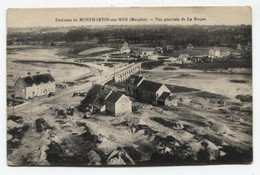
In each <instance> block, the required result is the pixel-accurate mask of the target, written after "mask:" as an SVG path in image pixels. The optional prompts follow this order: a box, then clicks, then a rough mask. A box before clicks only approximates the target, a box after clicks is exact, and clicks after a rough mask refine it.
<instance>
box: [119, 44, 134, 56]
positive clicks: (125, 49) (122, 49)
mask: <svg viewBox="0 0 260 175" xmlns="http://www.w3.org/2000/svg"><path fill="white" fill-rule="evenodd" d="M130 52H131V49H130V47H129V46H128V43H127V42H125V43H124V44H123V46H122V47H121V49H120V53H121V54H123V53H130Z"/></svg>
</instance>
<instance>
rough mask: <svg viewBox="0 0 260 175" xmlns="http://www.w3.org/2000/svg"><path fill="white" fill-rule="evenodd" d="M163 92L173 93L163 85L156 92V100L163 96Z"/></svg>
mask: <svg viewBox="0 0 260 175" xmlns="http://www.w3.org/2000/svg"><path fill="white" fill-rule="evenodd" d="M163 92H169V93H171V91H170V90H169V89H168V88H167V87H166V86H165V85H164V84H163V85H162V86H161V87H160V88H159V89H158V90H157V92H156V100H157V99H158V98H159V97H160V96H161V95H162V93H163Z"/></svg>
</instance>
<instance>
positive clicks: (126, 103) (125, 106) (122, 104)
mask: <svg viewBox="0 0 260 175" xmlns="http://www.w3.org/2000/svg"><path fill="white" fill-rule="evenodd" d="M131 112H132V101H131V100H129V98H128V97H126V96H122V97H121V98H120V99H119V100H118V101H117V102H116V104H115V115H118V114H123V113H131Z"/></svg>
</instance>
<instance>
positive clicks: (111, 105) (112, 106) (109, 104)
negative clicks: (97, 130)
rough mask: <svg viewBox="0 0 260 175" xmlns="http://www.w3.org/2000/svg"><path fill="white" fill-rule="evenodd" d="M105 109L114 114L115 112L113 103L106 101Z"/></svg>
mask: <svg viewBox="0 0 260 175" xmlns="http://www.w3.org/2000/svg"><path fill="white" fill-rule="evenodd" d="M106 111H107V112H109V113H112V114H114V113H115V104H114V103H111V102H109V101H107V103H106Z"/></svg>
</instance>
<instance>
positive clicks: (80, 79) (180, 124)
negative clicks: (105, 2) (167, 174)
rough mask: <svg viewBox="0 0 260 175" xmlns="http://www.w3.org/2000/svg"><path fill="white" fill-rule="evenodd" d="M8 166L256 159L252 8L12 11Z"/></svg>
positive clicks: (8, 47) (220, 162) (8, 61)
mask: <svg viewBox="0 0 260 175" xmlns="http://www.w3.org/2000/svg"><path fill="white" fill-rule="evenodd" d="M6 21H7V29H6V30H7V32H6V34H7V36H6V53H7V55H6V64H7V65H6V76H7V77H6V90H7V92H6V98H7V99H6V100H7V102H6V105H7V106H6V110H7V116H6V117H7V119H6V123H7V124H6V125H7V128H6V133H7V134H6V135H7V138H6V142H7V153H6V154H7V156H6V157H7V163H8V166H68V167H107V166H109V167H111V166H112V167H118V166H119V167H124V166H128V167H129V166H131V167H139V166H183V165H195V166H200V165H227V164H240V165H241V164H244V165H248V164H251V163H252V162H253V102H252V98H253V90H252V89H253V88H252V83H253V82H252V47H253V46H252V12H251V8H250V7H248V6H229V7H227V6H223V7H218V6H212V7H135V8H130V7H125V8H124V7H120V8H115V7H113V8H112V7H110V8H108V7H106V8H23V9H22V8H21V9H19V8H17V9H16V8H11V9H8V10H7V14H6Z"/></svg>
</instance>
